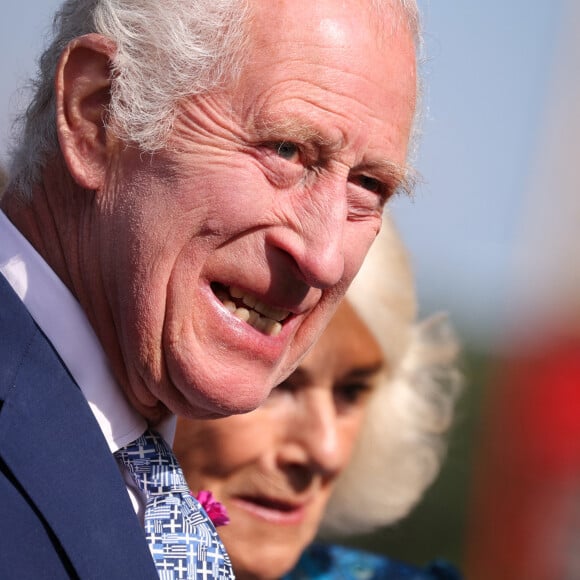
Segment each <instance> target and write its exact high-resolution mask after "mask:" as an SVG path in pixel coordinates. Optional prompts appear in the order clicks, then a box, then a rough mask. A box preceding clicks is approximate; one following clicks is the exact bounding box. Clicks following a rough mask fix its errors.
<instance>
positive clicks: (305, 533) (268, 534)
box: [175, 301, 384, 578]
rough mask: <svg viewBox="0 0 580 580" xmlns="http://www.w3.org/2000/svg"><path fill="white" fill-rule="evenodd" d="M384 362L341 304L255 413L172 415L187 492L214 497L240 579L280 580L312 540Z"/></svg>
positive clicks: (347, 307)
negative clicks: (226, 520) (224, 514)
mask: <svg viewBox="0 0 580 580" xmlns="http://www.w3.org/2000/svg"><path fill="white" fill-rule="evenodd" d="M383 365H384V360H383V356H382V353H381V350H380V348H379V345H378V343H377V342H376V340H375V339H374V338H373V336H372V335H371V333H370V332H369V330H368V329H367V328H366V326H365V325H364V323H363V322H362V321H361V320H360V318H358V316H357V315H356V314H355V312H354V310H353V309H352V307H351V306H350V305H349V304H348V303H347V302H345V301H343V302H342V304H341V306H340V307H339V309H338V311H337V313H336V314H335V316H334V318H333V319H332V321H331V323H330V325H329V326H328V328H327V330H326V331H325V333H324V334H323V335H322V337H321V338H320V340H319V341H318V342H317V344H316V346H315V347H314V349H313V350H312V351H311V352H310V354H309V355H308V356H307V357H306V358H305V359H304V361H303V363H302V364H301V365H300V366H299V367H298V369H297V370H296V371H295V372H294V373H293V374H292V375H291V376H290V377H289V378H288V379H287V380H286V381H285V382H284V383H282V384H281V385H280V386H279V387H277V388H276V389H274V390H273V391H272V393H271V395H270V397H269V398H268V399H267V401H266V402H265V403H264V405H263V406H262V407H260V408H259V409H258V410H256V411H254V412H252V413H248V414H245V415H237V416H233V417H229V418H226V419H218V420H207V421H202V420H187V419H182V418H180V419H179V422H178V427H177V435H176V440H175V451H176V453H177V456H178V458H179V460H180V462H181V465H182V467H183V470H184V472H185V475H186V477H187V479H188V482H189V485H190V486H191V489H192V490H193V491H194V492H196V493H197V492H198V491H200V490H202V489H208V490H210V491H212V493H213V494H214V496H215V497H216V499H217V500H219V501H221V502H222V503H224V504H225V505H226V507H227V510H228V514H229V516H230V520H231V522H230V524H229V525H228V526H226V527H223V528H220V536H221V537H222V539H223V541H224V543H225V544H226V547H227V549H228V552H229V554H230V556H231V558H232V562H233V564H234V569H235V570H236V575H237V577H238V578H252V577H256V578H278V577H280V576H281V575H282V574H284V573H285V572H286V571H287V570H288V569H290V568H291V567H292V566H293V564H294V563H295V561H296V560H297V558H298V556H299V555H300V553H301V551H302V550H303V548H304V547H305V546H306V545H307V544H308V543H309V542H310V541H311V540H312V539H313V538H314V536H315V534H316V531H317V529H318V526H319V524H320V520H321V518H322V514H323V512H324V508H325V506H326V503H327V501H328V499H329V497H330V494H331V492H332V489H333V486H334V483H335V480H336V478H337V476H338V475H339V474H340V473H341V472H342V470H343V469H344V468H345V467H346V466H347V464H348V462H349V460H350V457H351V454H352V450H353V446H354V444H355V442H356V438H357V436H358V434H359V431H360V428H361V425H362V421H363V420H364V416H365V411H366V407H367V402H368V397H369V395H370V393H371V392H372V389H373V388H374V384H375V382H376V378H377V374H378V373H379V371H380V370H382V368H383Z"/></svg>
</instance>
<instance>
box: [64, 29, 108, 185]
mask: <svg viewBox="0 0 580 580" xmlns="http://www.w3.org/2000/svg"><path fill="white" fill-rule="evenodd" d="M115 50H116V47H115V43H114V42H113V41H112V40H110V39H108V38H105V37H104V36H101V35H99V34H87V35H85V36H80V37H79V38H75V39H74V40H72V41H71V42H70V43H69V44H68V46H67V47H66V49H65V50H64V52H63V53H62V55H61V57H60V60H59V62H58V66H57V70H56V78H55V93H56V127H57V133H58V140H59V143H60V148H61V151H62V154H63V157H64V160H65V163H66V165H67V168H68V170H69V172H70V174H71V176H72V177H73V179H74V180H75V181H76V183H78V184H79V185H80V186H81V187H83V188H85V189H91V190H95V189H98V188H99V187H100V186H101V185H102V183H103V180H104V176H105V170H106V167H107V161H108V153H109V150H110V148H109V147H108V143H107V130H106V127H105V121H106V115H107V106H108V104H109V101H110V94H111V66H110V65H111V61H112V58H113V56H114V54H115ZM109 145H110V144H109Z"/></svg>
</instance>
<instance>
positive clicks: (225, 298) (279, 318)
mask: <svg viewBox="0 0 580 580" xmlns="http://www.w3.org/2000/svg"><path fill="white" fill-rule="evenodd" d="M211 288H212V290H213V292H214V294H215V295H216V296H217V298H218V299H219V300H220V302H221V303H222V304H223V305H224V306H225V308H226V309H227V310H228V311H229V312H231V313H232V314H233V315H234V316H235V317H236V318H239V319H240V320H242V321H244V322H247V323H248V324H249V325H250V326H251V327H252V328H255V329H256V330H258V331H259V332H261V333H263V334H266V335H267V336H276V335H278V334H279V333H280V331H281V330H282V324H283V323H284V321H285V320H286V319H287V318H288V316H290V314H291V313H290V311H289V310H285V309H282V308H275V307H273V306H268V305H267V304H264V303H263V302H260V301H259V300H258V298H257V297H256V296H254V295H253V294H250V293H249V292H244V291H243V290H241V289H240V288H237V287H235V286H230V287H227V286H224V285H223V284H218V283H217V282H213V283H212V284H211Z"/></svg>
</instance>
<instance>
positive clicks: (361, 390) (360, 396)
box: [335, 382, 372, 406]
mask: <svg viewBox="0 0 580 580" xmlns="http://www.w3.org/2000/svg"><path fill="white" fill-rule="evenodd" d="M371 390H372V385H371V384H369V383H365V382H360V383H347V384H345V385H341V386H340V387H338V388H337V389H336V390H335V397H336V398H337V399H339V400H340V401H341V402H342V403H343V404H346V405H348V406H355V405H357V404H359V403H361V402H363V401H364V400H366V396H367V395H369V394H370V392H371Z"/></svg>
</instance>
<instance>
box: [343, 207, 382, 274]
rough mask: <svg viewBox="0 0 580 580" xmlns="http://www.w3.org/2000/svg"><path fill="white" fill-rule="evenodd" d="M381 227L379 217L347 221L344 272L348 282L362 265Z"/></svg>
mask: <svg viewBox="0 0 580 580" xmlns="http://www.w3.org/2000/svg"><path fill="white" fill-rule="evenodd" d="M380 228H381V219H380V218H375V219H369V220H365V221H364V222H349V223H347V226H346V231H345V237H344V248H345V250H344V273H345V276H344V277H345V279H346V280H347V283H349V284H350V282H352V280H353V278H354V277H355V276H356V274H357V272H358V271H359V269H360V267H361V266H362V264H363V262H364V260H365V258H366V255H367V253H368V251H369V249H370V248H371V246H372V244H373V243H374V242H375V239H376V237H377V235H378V233H379V230H380Z"/></svg>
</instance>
